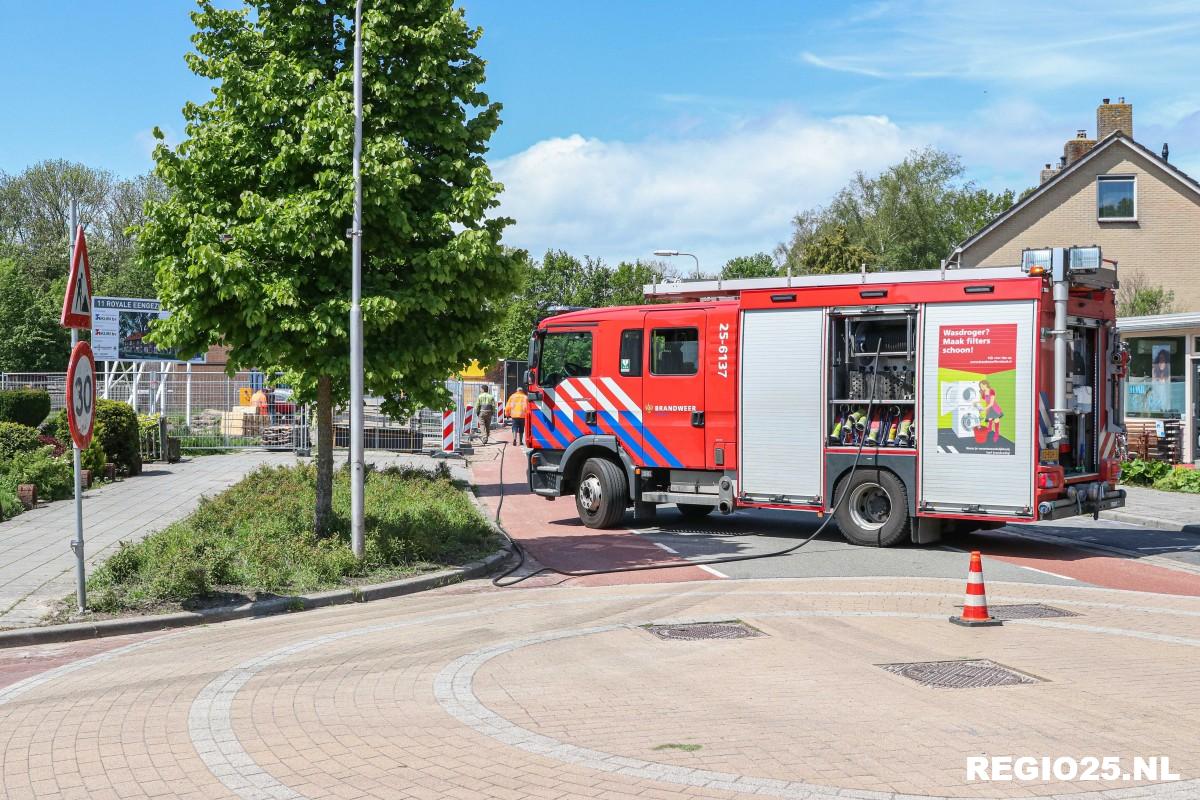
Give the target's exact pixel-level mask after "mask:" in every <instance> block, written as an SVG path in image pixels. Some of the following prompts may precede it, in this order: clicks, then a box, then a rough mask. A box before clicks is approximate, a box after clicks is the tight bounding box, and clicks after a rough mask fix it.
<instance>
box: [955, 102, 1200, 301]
mask: <svg viewBox="0 0 1200 800" xmlns="http://www.w3.org/2000/svg"><path fill="white" fill-rule="evenodd" d="M1096 122H1097V136H1096V138H1091V137H1089V136H1088V135H1087V131H1083V130H1081V131H1079V133H1078V134H1077V135H1076V136H1075V137H1074V138H1072V139H1069V140H1067V142H1066V145H1065V146H1064V147H1063V155H1062V157H1061V158H1060V159H1059V162H1058V164H1057V165H1051V164H1046V166H1045V168H1044V169H1043V170H1042V173H1041V178H1042V182H1041V184H1040V185H1039V186H1038V187H1037V188H1036V189H1035V190H1034V191H1033V192H1032V193H1030V194H1029V195H1028V196H1027V197H1025V198H1024V199H1022V200H1021V201H1020V202H1018V203H1016V204H1015V205H1013V206H1012V207H1011V208H1010V209H1008V210H1007V211H1005V212H1004V213H1003V214H1001V215H1000V216H999V217H997V218H996V219H994V220H992V222H990V223H989V224H988V225H986V226H985V227H984V228H982V229H981V230H979V231H978V232H977V233H975V234H974V235H973V236H971V237H970V238H968V239H967V240H966V241H964V242H963V243H962V244H960V245H959V246H958V247H957V248H956V249H955V250H954V252H953V253H951V254H950V262H951V263H952V264H955V265H958V266H962V267H990V266H1000V265H1011V264H1018V263H1020V260H1021V251H1022V250H1023V249H1025V248H1027V247H1051V246H1058V245H1093V244H1095V245H1100V247H1101V250H1102V251H1103V253H1104V257H1105V258H1107V259H1112V260H1115V261H1117V262H1118V263H1119V272H1120V274H1121V275H1122V276H1123V277H1124V278H1125V279H1126V280H1128V279H1130V278H1132V277H1134V276H1137V278H1138V279H1140V280H1141V281H1142V282H1143V283H1145V284H1147V285H1150V286H1162V287H1164V288H1166V289H1169V290H1171V291H1172V292H1174V293H1175V303H1174V305H1175V307H1174V310H1175V311H1181V312H1182V311H1200V269H1198V268H1200V183H1197V182H1196V181H1195V180H1194V179H1193V178H1191V177H1190V176H1188V175H1187V174H1185V173H1184V172H1182V171H1180V170H1178V169H1176V168H1175V167H1174V166H1173V165H1172V164H1171V163H1170V161H1169V151H1168V149H1167V145H1165V144H1164V145H1163V146H1162V149H1161V150H1160V151H1159V152H1154V151H1153V150H1150V149H1148V148H1147V147H1144V146H1143V145H1141V144H1139V143H1138V142H1136V141H1135V140H1134V139H1133V106H1132V105H1130V104H1128V103H1125V102H1118V103H1110V102H1108V101H1107V100H1105V102H1103V103H1102V104H1101V105H1100V106H1099V108H1098V109H1097V111H1096Z"/></svg>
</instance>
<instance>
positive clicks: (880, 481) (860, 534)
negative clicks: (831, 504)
mask: <svg viewBox="0 0 1200 800" xmlns="http://www.w3.org/2000/svg"><path fill="white" fill-rule="evenodd" d="M844 495H845V499H843V496H844ZM834 498H835V502H837V504H838V505H837V511H836V512H834V519H836V520H837V524H838V529H839V530H841V532H842V536H844V537H846V541H848V542H850V543H851V544H856V545H862V546H865V547H891V546H892V545H895V544H899V543H900V542H902V541H904V540H905V539H907V538H908V533H909V531H908V525H909V519H908V493H907V492H905V491H904V484H903V483H902V482H901V481H900V479H899V478H897V477H896V476H895V475H893V474H892V473H890V472H887V471H885V470H881V469H867V470H858V471H857V472H855V473H854V474H853V475H851V476H850V477H848V478H845V479H843V480H842V482H841V483H840V484H839V485H838V490H837V493H836V494H835V495H834Z"/></svg>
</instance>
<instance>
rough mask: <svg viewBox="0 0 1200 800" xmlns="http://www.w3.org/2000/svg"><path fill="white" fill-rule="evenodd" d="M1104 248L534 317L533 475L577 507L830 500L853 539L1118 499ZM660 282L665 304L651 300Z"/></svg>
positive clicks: (617, 513)
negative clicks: (1012, 262)
mask: <svg viewBox="0 0 1200 800" xmlns="http://www.w3.org/2000/svg"><path fill="white" fill-rule="evenodd" d="M1116 273H1117V271H1116V264H1115V263H1113V262H1111V261H1105V260H1104V259H1102V258H1101V253H1100V250H1099V248H1097V247H1072V248H1063V247H1059V248H1047V249H1043V250H1027V251H1025V252H1024V253H1023V254H1022V263H1021V265H1020V266H1014V267H1002V268H976V269H942V270H940V271H936V270H935V271H930V270H922V271H907V272H874V273H867V272H863V273H861V274H853V275H830V276H802V277H786V278H785V277H779V278H763V279H745V280H728V281H711V280H709V281H687V282H677V283H665V284H655V285H648V286H647V287H646V296H647V298H648V299H649V300H650V301H651V304H649V305H644V306H632V307H619V308H598V309H588V310H581V311H573V312H571V313H567V314H561V315H559V316H554V317H550V318H548V319H546V320H544V321H543V322H541V323H540V324H539V325H538V328H537V330H536V332H535V334H534V336H533V339H532V341H531V345H530V369H529V371H528V373H527V374H526V379H527V382H528V383H529V386H530V392H529V396H530V399H531V401H532V405H531V414H530V419H529V425H528V426H527V428H526V434H525V436H526V440H525V444H526V445H527V447H528V448H529V453H528V477H529V486H530V489H531V490H532V491H533V492H536V493H537V494H539V495H544V496H546V497H548V498H550V499H553V498H555V497H559V496H567V495H573V496H574V497H575V504H576V508H577V509H578V512H579V518H580V519H581V520H582V521H583V523H584V524H585V525H588V526H589V527H593V528H605V527H611V526H614V525H616V524H617V523H618V522H620V521H621V520H622V518H623V517H624V515H625V513H626V511H627V509H628V508H629V507H630V506H633V508H634V509H635V513H636V514H638V515H639V516H641V517H650V516H653V515H654V512H655V509H656V507H657V506H659V505H663V504H674V505H676V506H677V507H678V509H679V511H680V512H682V514H683V515H684V516H685V517H691V518H698V517H702V516H704V515H706V514H709V513H711V512H712V511H713V510H714V509H716V510H718V511H721V512H724V513H730V512H733V511H735V510H737V509H739V508H774V509H797V510H806V511H815V512H818V513H819V514H828V513H833V514H834V515H835V520H836V522H837V523H838V527H839V529H840V530H841V532H842V534H843V536H845V538H846V539H847V540H849V541H850V542H853V543H855V544H861V545H873V546H889V545H894V544H897V543H899V542H902V541H905V540H911V541H914V542H917V543H924V542H932V541H936V540H937V539H938V538H939V537H940V536H941V535H942V533H943V532H945V531H948V530H959V531H961V530H972V529H979V528H995V527H1000V526H1001V525H1003V524H1005V523H1008V522H1034V521H1037V520H1052V519H1059V518H1062V517H1067V516H1073V515H1077V514H1083V513H1093V514H1098V513H1099V511H1100V510H1101V509H1109V508H1117V507H1120V506H1122V505H1123V504H1124V492H1123V491H1122V490H1120V489H1118V488H1117V481H1118V478H1119V477H1120V464H1121V461H1120V458H1121V455H1122V454H1123V450H1124V427H1123V411H1122V407H1121V404H1122V399H1123V393H1122V386H1121V381H1122V379H1123V377H1124V374H1125V365H1126V361H1127V356H1126V353H1125V350H1124V349H1123V347H1122V344H1121V341H1120V339H1119V337H1118V334H1117V329H1116V325H1115V319H1116V314H1115V300H1114V295H1115V289H1116V286H1117V274H1116ZM663 301H668V302H663Z"/></svg>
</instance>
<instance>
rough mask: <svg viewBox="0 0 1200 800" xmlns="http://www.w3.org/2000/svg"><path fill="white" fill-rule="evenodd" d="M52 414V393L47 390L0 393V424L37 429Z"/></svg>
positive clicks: (19, 390) (12, 390)
mask: <svg viewBox="0 0 1200 800" xmlns="http://www.w3.org/2000/svg"><path fill="white" fill-rule="evenodd" d="M49 413H50V393H49V392H47V391H46V390H45V389H7V390H5V391H0V422H16V423H18V424H21V425H27V426H29V427H30V428H36V427H37V426H38V425H40V424H41V422H42V420H44V419H45V418H46V415H47V414H49Z"/></svg>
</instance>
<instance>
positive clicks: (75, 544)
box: [67, 200, 87, 614]
mask: <svg viewBox="0 0 1200 800" xmlns="http://www.w3.org/2000/svg"><path fill="white" fill-rule="evenodd" d="M78 228H79V207H78V206H77V205H76V203H75V201H74V200H72V201H71V230H70V232H69V234H68V236H69V238H70V241H71V262H72V263H74V261H75V231H76V230H78ZM78 343H79V329H78V328H71V352H72V353H73V352H74V351H75V345H76V344H78ZM67 413H68V414H70V413H71V411H70V409H67ZM71 451H72V456H73V457H74V461H75V539H74V540H73V541H72V542H71V549H72V550H74V551H75V599H76V602H77V605H78V611H79V613H80V614H82V613H83V612H84V611H86V610H87V580H86V579H87V575H86V567H85V565H84V563H83V464H82V459H81V457H80V455H81V454H80V452H79V445H78V444H75V443H74V442H72V443H71Z"/></svg>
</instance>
